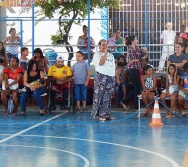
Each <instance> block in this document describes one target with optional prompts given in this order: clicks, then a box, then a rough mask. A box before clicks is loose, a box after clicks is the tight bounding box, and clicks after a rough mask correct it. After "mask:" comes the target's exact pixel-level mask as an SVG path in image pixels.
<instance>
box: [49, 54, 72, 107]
mask: <svg viewBox="0 0 188 167" xmlns="http://www.w3.org/2000/svg"><path fill="white" fill-rule="evenodd" d="M48 79H49V81H50V82H52V86H51V92H50V95H51V96H50V98H51V99H50V100H51V103H50V109H51V110H55V109H56V106H55V97H56V91H57V89H61V90H62V91H63V95H62V98H63V100H62V103H61V110H63V109H68V107H67V106H66V104H67V99H68V89H69V85H68V82H70V81H72V79H73V74H72V71H71V69H70V68H69V67H68V66H66V65H64V57H63V56H61V55H59V56H57V58H56V64H55V65H53V66H51V67H50V69H49V71H48Z"/></svg>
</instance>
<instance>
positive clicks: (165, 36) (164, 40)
mask: <svg viewBox="0 0 188 167" xmlns="http://www.w3.org/2000/svg"><path fill="white" fill-rule="evenodd" d="M166 28H167V30H164V31H163V32H162V34H161V36H160V41H161V44H163V47H162V56H161V58H160V61H159V67H158V71H157V72H162V71H163V69H164V66H165V61H166V58H167V57H168V56H169V55H172V54H173V53H174V42H175V37H176V33H175V31H173V30H172V23H170V22H168V23H167V24H166Z"/></svg>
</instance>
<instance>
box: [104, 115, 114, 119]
mask: <svg viewBox="0 0 188 167" xmlns="http://www.w3.org/2000/svg"><path fill="white" fill-rule="evenodd" d="M115 119H116V118H115V117H113V116H111V115H108V116H106V120H115Z"/></svg>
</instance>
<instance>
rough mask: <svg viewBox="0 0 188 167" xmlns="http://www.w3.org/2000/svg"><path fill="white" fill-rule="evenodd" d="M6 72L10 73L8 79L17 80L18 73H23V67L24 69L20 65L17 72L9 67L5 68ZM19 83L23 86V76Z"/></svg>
mask: <svg viewBox="0 0 188 167" xmlns="http://www.w3.org/2000/svg"><path fill="white" fill-rule="evenodd" d="M4 73H6V74H8V79H13V80H16V79H17V76H18V74H20V73H22V74H23V69H22V68H21V67H18V68H17V70H16V72H15V73H13V72H12V71H11V69H10V68H9V67H8V68H5V71H4ZM18 85H19V86H23V78H21V80H20V81H19V82H18Z"/></svg>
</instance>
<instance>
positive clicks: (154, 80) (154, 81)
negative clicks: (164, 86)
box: [150, 76, 157, 91]
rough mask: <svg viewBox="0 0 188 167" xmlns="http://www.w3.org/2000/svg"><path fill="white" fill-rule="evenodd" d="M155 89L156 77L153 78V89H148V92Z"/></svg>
mask: <svg viewBox="0 0 188 167" xmlns="http://www.w3.org/2000/svg"><path fill="white" fill-rule="evenodd" d="M156 88H157V77H156V76H153V87H152V88H151V89H150V91H153V90H156Z"/></svg>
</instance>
